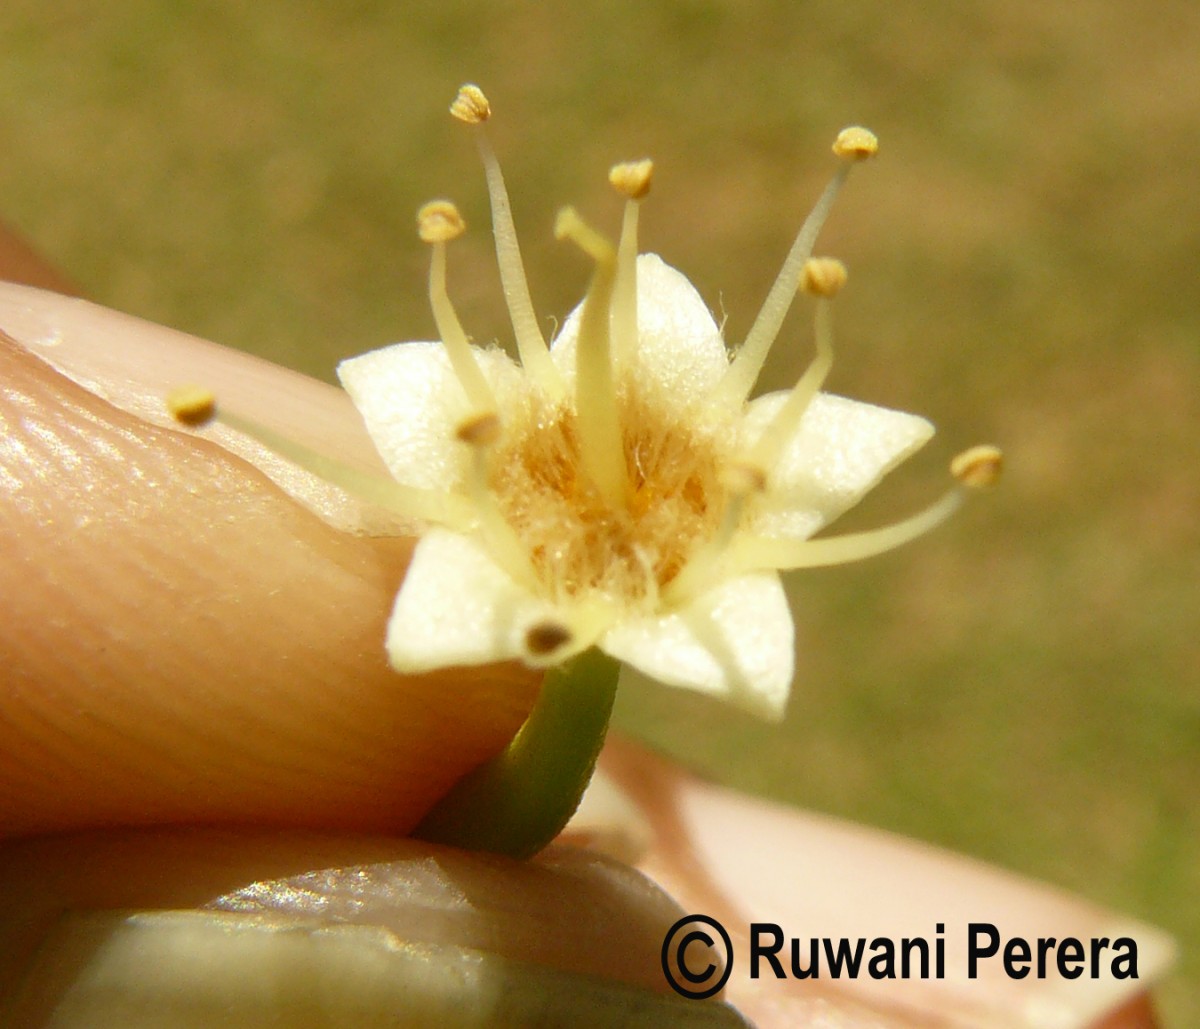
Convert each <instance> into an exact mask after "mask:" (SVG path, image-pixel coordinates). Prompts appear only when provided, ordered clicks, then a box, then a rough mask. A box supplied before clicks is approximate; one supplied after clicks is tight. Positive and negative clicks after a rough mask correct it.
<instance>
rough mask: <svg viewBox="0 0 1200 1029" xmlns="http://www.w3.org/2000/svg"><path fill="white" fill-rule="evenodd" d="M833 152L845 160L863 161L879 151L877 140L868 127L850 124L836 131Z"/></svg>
mask: <svg viewBox="0 0 1200 1029" xmlns="http://www.w3.org/2000/svg"><path fill="white" fill-rule="evenodd" d="M833 152H834V153H835V154H837V155H838V157H840V158H842V159H843V160H846V161H865V160H866V159H867V158H868V157H874V156H875V155H876V154H877V153H879V140H878V138H876V136H875V133H874V132H872V131H871V130H870V129H864V128H863V127H862V126H861V125H851V126H850V127H849V128H845V129H842V131H841V132H839V133H838V136H837V139H835V140H834V141H833Z"/></svg>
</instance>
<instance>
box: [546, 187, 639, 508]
mask: <svg viewBox="0 0 1200 1029" xmlns="http://www.w3.org/2000/svg"><path fill="white" fill-rule="evenodd" d="M555 234H556V235H557V236H558V237H559V238H560V239H569V240H571V242H573V243H574V244H576V246H578V247H579V248H580V249H581V250H583V252H584V253H586V254H587V255H588V256H589V257H591V258H592V260H593V261H595V262H596V270H595V272H594V274H593V275H592V281H591V284H590V285H589V286H588V292H587V296H586V297H585V298H584V301H583V310H582V312H581V314H580V317H579V339H578V342H577V344H576V351H575V417H576V426H577V428H578V432H579V456H580V461H581V462H582V464H583V467H584V469H585V470H586V471H587V473H588V476H589V477H590V478H591V480H592V482H593V483H594V484H595V486H596V488H597V489H598V490H599V491H600V494H601V496H603V497H604V499H605V502H606V503H607V504H608V505H609V506H610V507H612V508H614V509H617V508H624V507H625V506H626V504H627V499H628V497H627V494H628V491H629V479H628V476H627V474H626V470H625V448H624V444H623V442H622V438H621V422H620V414H619V410H618V407H617V390H616V381H615V378H614V375H613V360H612V358H613V355H612V340H611V334H610V331H609V319H610V311H611V308H612V299H613V287H614V284H615V279H616V263H617V262H616V255H615V254H614V252H613V248H612V246H611V244H610V243H609V242H608V241H607V240H606V239H604V237H603V236H601V235H600V234H599V233H598V232H596V231H595V230H594V229H592V228H591V227H590V226H589V225H587V223H585V222H584V221H583V219H582V218H580V217H579V215H578V214H576V213H575V211H574V210H573V209H571V208H567V209H565V210H563V211H561V212H560V213H559V216H558V224H557V225H556V227H555Z"/></svg>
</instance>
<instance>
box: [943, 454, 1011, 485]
mask: <svg viewBox="0 0 1200 1029" xmlns="http://www.w3.org/2000/svg"><path fill="white" fill-rule="evenodd" d="M1003 467H1004V454H1003V453H1002V452H1001V450H1000V448H999V447H994V446H992V445H991V444H990V443H982V444H980V445H979V446H976V447H971V448H970V449H969V450H964V451H963V452H962V453H961V454H959V455H957V456H956V457H955V458H954V460H952V461H951V462H950V474H951V475H953V476H954V477H955V478H956V479H957V480H958V481H959V482H961V483H962V484H963V485H964V486H968V487H970V488H971V489H985V488H986V487H988V486H993V485H995V483H996V480H997V479H999V478H1000V472H1001V470H1002V469H1003Z"/></svg>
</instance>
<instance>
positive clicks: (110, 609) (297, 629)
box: [0, 285, 537, 836]
mask: <svg viewBox="0 0 1200 1029" xmlns="http://www.w3.org/2000/svg"><path fill="white" fill-rule="evenodd" d="M0 330H3V336H2V337H0V381H2V382H3V383H4V390H3V391H2V392H0V439H2V443H0V554H3V559H2V561H0V595H2V596H3V597H4V598H5V609H6V616H7V617H6V618H5V619H4V621H3V624H0V667H2V668H3V669H4V674H3V680H2V682H0V836H3V835H14V834H27V833H34V832H42V831H47V830H59V829H66V828H82V827H92V826H109V825H139V824H142V825H144V824H154V823H168V822H206V823H236V822H253V823H256V824H275V825H290V826H307V827H345V828H356V829H386V830H391V831H397V832H403V831H405V830H407V829H408V828H410V827H411V826H412V825H414V824H415V823H416V822H417V821H418V820H419V819H420V817H421V816H422V814H423V813H424V812H425V811H426V810H427V809H428V808H429V806H430V805H431V804H432V803H433V802H434V801H436V800H437V799H438V798H439V797H440V796H441V795H442V794H443V793H444V792H445V791H446V790H447V789H448V788H449V787H450V785H452V784H453V783H454V782H455V781H456V780H457V779H458V778H460V777H461V776H462V775H463V774H464V773H465V772H467V771H469V770H470V769H471V768H473V767H474V766H475V765H477V764H479V763H480V762H481V761H483V760H485V759H487V758H488V757H490V756H491V755H493V754H494V753H496V752H497V751H498V750H499V749H500V748H502V747H503V746H504V745H505V744H506V743H507V742H508V740H509V739H510V738H511V736H512V735H513V733H514V732H515V731H516V729H517V728H518V726H519V725H520V723H521V722H522V720H523V719H524V717H525V715H526V714H527V712H528V710H529V707H530V706H531V704H532V700H533V696H534V694H535V692H536V687H537V683H536V680H535V679H534V678H533V677H532V676H531V675H529V674H528V673H526V672H524V671H521V670H516V669H512V668H493V669H473V670H470V671H453V670H452V671H448V672H442V673H438V674H433V675H427V676H420V677H402V676H399V675H397V674H395V673H394V672H392V671H391V670H390V668H388V666H387V664H386V661H385V658H384V650H383V638H384V625H385V622H386V618H387V614H388V610H389V608H390V605H391V602H392V598H393V596H394V594H395V591H396V589H397V588H398V586H399V583H400V580H401V579H402V577H403V574H404V569H405V566H406V563H407V560H408V557H409V553H410V548H411V544H410V542H409V541H407V540H404V539H400V538H372V537H368V536H365V535H360V534H353V533H350V532H347V531H345V530H344V527H345V526H348V525H358V526H361V525H362V524H363V519H364V518H366V517H367V516H366V515H365V514H364V513H363V512H361V511H356V510H354V509H353V505H348V503H347V501H346V500H345V498H344V497H340V496H339V495H336V494H335V493H334V492H333V491H331V490H329V489H327V488H325V487H323V486H321V485H320V484H315V483H313V482H312V481H311V480H309V479H308V478H307V477H306V476H304V475H303V474H301V473H299V472H297V471H296V470H295V469H289V468H288V467H287V466H284V465H282V463H281V462H279V461H277V460H274V459H272V458H270V457H269V456H267V455H264V454H263V453H262V452H261V450H258V449H256V448H255V447H254V446H253V445H252V444H248V443H246V441H244V440H243V441H236V440H233V439H231V438H227V437H220V438H218V440H216V441H214V440H208V439H200V438H197V437H195V436H194V435H191V434H187V433H184V432H180V431H175V430H173V429H171V428H169V427H167V426H166V424H165V422H164V424H153V422H152V421H151V420H149V419H152V418H157V417H158V416H157V415H156V414H154V413H153V412H154V411H155V410H156V409H158V408H159V407H160V406H161V400H160V399H159V398H161V396H162V395H163V393H164V391H165V389H166V388H167V385H168V384H178V383H180V382H184V381H202V382H205V383H206V384H209V385H213V386H215V387H217V388H219V389H220V388H223V387H226V386H228V388H229V390H230V391H232V394H233V402H234V403H235V404H236V405H237V406H238V408H239V409H240V410H242V411H244V412H246V413H248V414H252V415H254V416H255V417H260V418H261V420H263V421H274V424H275V426H276V427H278V428H282V429H284V430H288V429H289V428H290V427H291V426H290V425H289V424H288V422H289V420H290V421H291V422H294V423H303V428H304V431H303V432H300V433H298V435H300V436H301V437H303V436H304V435H305V434H306V433H307V434H308V435H309V436H310V437H312V436H317V437H321V440H320V441H321V442H326V443H328V442H329V441H330V440H332V441H333V443H334V445H336V446H337V447H338V449H339V450H340V451H341V452H342V453H343V454H345V455H346V456H347V458H348V459H349V460H352V461H358V462H360V463H369V462H370V461H371V460H373V458H372V456H371V455H370V452H369V449H368V445H367V444H366V440H365V433H363V432H362V430H361V428H360V427H359V426H358V424H357V421H356V416H355V415H354V412H353V408H352V407H350V405H349V404H348V403H347V402H345V398H344V397H343V396H342V394H341V393H340V391H338V390H335V389H334V388H333V387H328V386H323V385H322V384H319V383H315V382H312V381H311V380H307V379H304V378H303V377H301V376H297V375H295V374H294V373H289V372H286V371H284V370H283V369H277V368H274V367H273V366H270V365H266V364H264V363H263V362H261V361H257V360H255V359H253V358H249V357H247V356H246V355H242V354H237V353H234V352H231V351H226V350H222V349H221V348H218V347H215V346H213V345H211V344H206V343H203V342H201V341H198V340H195V339H193V338H191V337H186V336H183V335H182V334H179V333H174V332H171V331H169V330H166V329H162V328H159V327H156V326H152V325H149V324H146V323H144V322H139V321H137V320H136V319H131V318H127V317H124V316H121V315H117V314H115V313H113V312H110V311H106V310H104V309H102V308H98V307H95V306H93V305H90V304H87V303H85V302H83V301H78V300H70V299H67V298H64V297H61V296H57V295H55V294H49V293H43V292H40V291H37V290H31V289H28V288H25V287H19V286H12V285H0ZM48 361H50V362H53V363H54V364H55V365H56V366H57V367H58V368H60V369H64V370H66V371H68V372H69V373H70V376H71V377H70V378H68V377H67V376H66V375H64V374H62V373H61V372H60V371H58V370H56V368H55V367H51V364H50V363H48ZM81 382H82V383H86V384H87V386H88V387H89V388H84V386H83V385H81V384H80V383H81ZM100 394H103V396H102V395H100ZM105 397H107V398H108V399H105ZM263 412H265V413H266V415H267V416H266V417H263V416H262V413H263ZM139 415H140V416H139ZM314 442H315V441H314ZM223 443H224V444H225V445H222V444H223ZM227 446H236V447H240V449H241V454H240V456H239V455H238V454H235V453H233V452H231V451H230V450H229V449H227ZM264 470H265V472H266V473H269V474H270V475H271V476H273V478H271V477H268V474H264ZM279 482H282V483H283V484H284V485H285V486H286V487H287V488H288V489H289V490H290V492H291V494H292V495H291V496H289V495H288V494H287V493H285V492H284V490H283V489H281V488H280V485H278V483H279ZM296 497H299V498H301V499H302V500H304V501H305V504H301V503H298V502H297V500H296V499H295V498H296ZM306 505H307V506H306ZM314 511H315V512H317V513H314ZM318 513H319V514H320V515H321V517H318ZM330 522H333V523H334V524H333V525H331V524H330ZM335 525H336V526H341V527H340V528H339V527H335Z"/></svg>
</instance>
